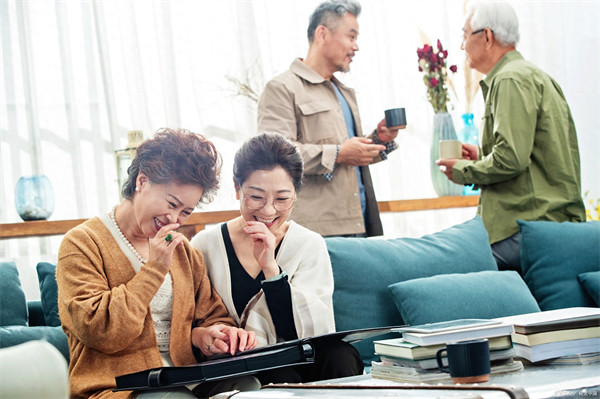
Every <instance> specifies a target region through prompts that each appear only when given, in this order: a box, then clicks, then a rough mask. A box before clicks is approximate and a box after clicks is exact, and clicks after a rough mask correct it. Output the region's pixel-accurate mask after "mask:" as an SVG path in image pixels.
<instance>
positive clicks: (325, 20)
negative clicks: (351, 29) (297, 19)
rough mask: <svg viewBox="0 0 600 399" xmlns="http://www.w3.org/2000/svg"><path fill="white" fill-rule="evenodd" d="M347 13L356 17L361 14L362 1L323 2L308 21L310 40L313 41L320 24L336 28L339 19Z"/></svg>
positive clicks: (331, 0) (338, 0) (332, 28)
mask: <svg viewBox="0 0 600 399" xmlns="http://www.w3.org/2000/svg"><path fill="white" fill-rule="evenodd" d="M346 13H350V14H352V15H354V16H355V17H358V15H359V14H360V3H359V2H358V1H355V0H329V1H325V2H323V3H321V4H320V5H319V6H318V7H317V8H316V9H315V11H313V13H312V15H311V16H310V19H309V23H308V30H307V33H308V42H309V43H312V41H313V39H314V38H315V31H316V30H317V27H318V26H319V25H324V26H326V27H327V28H328V29H330V30H334V29H335V28H336V25H337V22H338V20H340V19H341V18H342V17H343V16H344V15H346Z"/></svg>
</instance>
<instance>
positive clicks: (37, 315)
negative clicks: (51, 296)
mask: <svg viewBox="0 0 600 399" xmlns="http://www.w3.org/2000/svg"><path fill="white" fill-rule="evenodd" d="M27 312H28V313H29V319H28V320H29V326H45V325H46V320H45V319H44V311H43V310H42V301H28V302H27Z"/></svg>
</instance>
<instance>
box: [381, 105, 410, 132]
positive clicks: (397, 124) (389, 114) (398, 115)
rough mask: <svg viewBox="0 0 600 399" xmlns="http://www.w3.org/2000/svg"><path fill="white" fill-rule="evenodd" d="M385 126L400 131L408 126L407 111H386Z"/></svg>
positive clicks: (400, 109)
mask: <svg viewBox="0 0 600 399" xmlns="http://www.w3.org/2000/svg"><path fill="white" fill-rule="evenodd" d="M385 126H386V127H387V128H388V129H400V128H402V127H404V126H406V111H405V110H404V108H392V109H386V110H385Z"/></svg>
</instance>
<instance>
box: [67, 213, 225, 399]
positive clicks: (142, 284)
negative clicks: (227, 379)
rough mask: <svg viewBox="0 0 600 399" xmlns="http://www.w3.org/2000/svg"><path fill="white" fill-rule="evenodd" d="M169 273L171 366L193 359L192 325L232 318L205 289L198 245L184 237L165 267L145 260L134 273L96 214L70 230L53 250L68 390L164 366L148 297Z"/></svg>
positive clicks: (92, 392)
mask: <svg viewBox="0 0 600 399" xmlns="http://www.w3.org/2000/svg"><path fill="white" fill-rule="evenodd" d="M169 271H170V272H171V276H172V279H173V315H172V320H171V338H170V344H169V345H170V347H169V351H170V356H171V359H172V361H173V363H174V364H175V365H176V366H183V365H188V364H193V363H196V358H195V357H194V353H193V350H192V342H191V332H192V327H193V326H210V325H213V324H217V323H221V324H227V325H235V323H234V321H233V319H231V318H230V317H229V315H228V312H227V308H226V307H225V305H223V302H222V301H221V298H220V297H219V296H218V295H217V293H216V291H215V290H214V289H213V288H212V286H211V284H210V281H209V279H208V275H207V274H206V267H205V265H204V261H203V259H202V255H201V254H200V252H199V251H197V250H195V249H194V248H192V247H191V246H190V245H189V243H188V242H187V241H186V242H185V245H184V246H178V247H177V249H176V250H175V254H174V255H173V262H172V264H171V268H170V269H168V268H166V267H164V266H163V265H159V264H154V263H152V262H149V263H147V264H146V265H144V266H143V267H142V268H141V270H140V271H139V272H138V273H136V272H135V270H134V268H133V267H132V265H131V263H130V261H129V259H128V258H127V256H126V255H125V254H124V253H123V251H122V250H121V249H120V247H119V244H118V243H117V242H116V241H115V239H114V238H113V236H112V235H111V233H110V231H109V230H108V228H107V227H106V225H105V224H104V223H103V222H102V220H100V218H98V217H96V218H93V219H90V220H88V221H87V222H85V223H83V224H81V225H79V226H77V227H75V228H74V229H72V230H71V231H69V232H68V233H67V234H66V235H65V238H64V239H63V241H62V243H61V245H60V248H59V253H58V265H57V268H56V281H57V283H58V310H59V314H60V319H61V322H62V327H63V330H64V331H65V333H66V334H67V338H68V341H69V353H70V357H71V360H70V363H69V384H70V389H71V396H72V397H86V398H87V397H93V398H98V397H105V396H110V397H115V398H124V397H130V396H135V392H132V391H124V392H119V393H112V392H111V390H112V388H114V387H115V377H116V376H118V375H122V374H128V373H134V372H137V371H141V370H145V369H148V368H153V367H161V366H163V363H162V359H161V356H160V352H159V351H158V346H157V343H156V333H155V330H154V323H153V321H152V315H151V313H150V301H151V300H152V298H153V297H154V295H155V294H156V292H157V291H158V288H159V287H160V286H161V284H162V282H163V280H164V278H165V275H166V274H167V272H169Z"/></svg>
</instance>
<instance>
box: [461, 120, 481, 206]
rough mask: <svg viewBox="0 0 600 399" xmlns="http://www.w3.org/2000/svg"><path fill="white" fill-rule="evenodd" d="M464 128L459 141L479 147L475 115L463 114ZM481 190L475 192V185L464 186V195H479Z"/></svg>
mask: <svg viewBox="0 0 600 399" xmlns="http://www.w3.org/2000/svg"><path fill="white" fill-rule="evenodd" d="M462 120H463V128H462V129H461V131H460V132H459V133H458V139H459V140H460V141H462V142H463V143H467V144H473V145H477V144H478V143H479V130H478V129H477V127H476V126H475V125H474V124H473V114H472V113H470V112H468V113H466V114H462ZM480 192H481V190H480V189H477V190H474V189H473V184H470V185H467V186H464V189H463V194H464V195H479V193H480Z"/></svg>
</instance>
